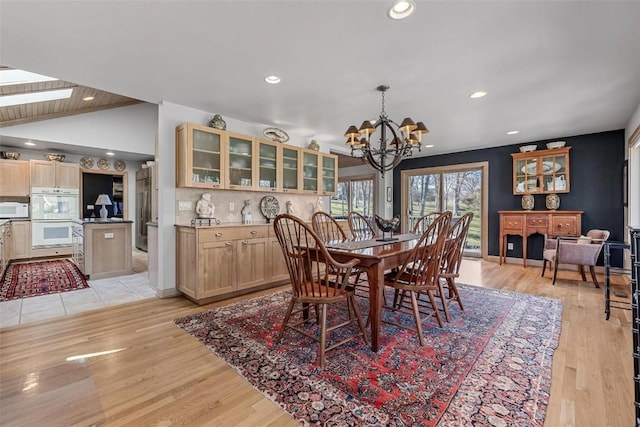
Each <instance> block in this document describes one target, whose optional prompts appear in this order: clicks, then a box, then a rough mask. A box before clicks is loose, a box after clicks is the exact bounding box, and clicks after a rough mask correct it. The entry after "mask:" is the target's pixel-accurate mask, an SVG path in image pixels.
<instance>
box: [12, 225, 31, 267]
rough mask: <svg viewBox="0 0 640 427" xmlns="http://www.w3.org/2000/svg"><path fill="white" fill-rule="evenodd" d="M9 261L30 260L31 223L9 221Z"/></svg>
mask: <svg viewBox="0 0 640 427" xmlns="http://www.w3.org/2000/svg"><path fill="white" fill-rule="evenodd" d="M10 230H11V242H10V245H11V246H10V254H11V255H10V259H25V258H31V221H29V220H11V228H10Z"/></svg>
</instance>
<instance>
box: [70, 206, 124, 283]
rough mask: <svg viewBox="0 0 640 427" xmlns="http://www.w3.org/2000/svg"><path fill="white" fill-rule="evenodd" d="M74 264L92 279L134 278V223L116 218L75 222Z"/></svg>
mask: <svg viewBox="0 0 640 427" xmlns="http://www.w3.org/2000/svg"><path fill="white" fill-rule="evenodd" d="M74 223H75V224H74V227H73V260H74V262H75V263H76V264H77V265H78V267H79V268H80V271H81V272H82V273H83V274H84V275H85V276H87V278H91V279H103V278H106V277H114V276H123V275H126V274H131V273H132V272H133V270H132V256H131V251H132V244H131V225H132V224H133V221H127V220H121V219H117V218H108V219H104V220H103V219H84V220H77V221H75V222H74Z"/></svg>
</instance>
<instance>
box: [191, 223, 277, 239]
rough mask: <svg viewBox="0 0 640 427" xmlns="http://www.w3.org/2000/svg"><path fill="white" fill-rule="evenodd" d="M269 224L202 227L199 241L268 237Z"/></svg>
mask: <svg viewBox="0 0 640 427" xmlns="http://www.w3.org/2000/svg"><path fill="white" fill-rule="evenodd" d="M267 228H268V227H267V226H265V225H258V226H255V227H249V226H243V227H216V228H210V229H206V230H203V229H200V236H199V241H200V243H203V242H222V241H226V240H239V239H253V238H257V237H267Z"/></svg>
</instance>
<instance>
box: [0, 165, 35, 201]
mask: <svg viewBox="0 0 640 427" xmlns="http://www.w3.org/2000/svg"><path fill="white" fill-rule="evenodd" d="M30 178H31V177H30V173H29V162H28V161H21V160H0V196H7V197H29V191H30V190H31V185H30V181H31V179H30Z"/></svg>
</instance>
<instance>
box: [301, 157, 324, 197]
mask: <svg viewBox="0 0 640 427" xmlns="http://www.w3.org/2000/svg"><path fill="white" fill-rule="evenodd" d="M300 152H301V153H302V158H301V163H302V168H301V170H300V174H301V177H300V181H301V182H302V193H304V194H318V191H319V188H320V187H319V186H318V178H319V176H320V175H319V174H318V170H319V169H320V154H319V153H318V152H317V151H314V150H307V149H301V150H300Z"/></svg>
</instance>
